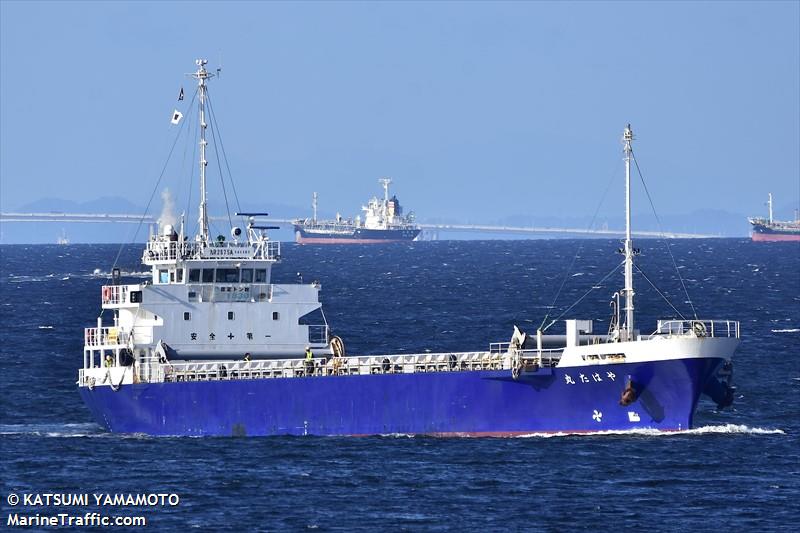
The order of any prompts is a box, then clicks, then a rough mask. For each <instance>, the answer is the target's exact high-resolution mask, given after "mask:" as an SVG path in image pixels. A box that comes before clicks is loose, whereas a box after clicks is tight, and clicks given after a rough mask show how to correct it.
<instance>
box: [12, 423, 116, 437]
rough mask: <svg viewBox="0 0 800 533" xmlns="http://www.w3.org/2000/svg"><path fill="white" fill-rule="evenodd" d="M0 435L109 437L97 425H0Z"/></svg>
mask: <svg viewBox="0 0 800 533" xmlns="http://www.w3.org/2000/svg"><path fill="white" fill-rule="evenodd" d="M0 435H30V436H33V437H67V438H69V437H98V436H105V435H110V434H109V433H107V432H105V431H103V429H102V428H101V427H100V426H98V425H97V424H93V423H82V424H0Z"/></svg>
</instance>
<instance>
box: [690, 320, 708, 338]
mask: <svg viewBox="0 0 800 533" xmlns="http://www.w3.org/2000/svg"><path fill="white" fill-rule="evenodd" d="M692 331H694V334H695V335H697V336H698V337H705V336H706V335H707V331H706V325H705V324H703V323H702V322H692Z"/></svg>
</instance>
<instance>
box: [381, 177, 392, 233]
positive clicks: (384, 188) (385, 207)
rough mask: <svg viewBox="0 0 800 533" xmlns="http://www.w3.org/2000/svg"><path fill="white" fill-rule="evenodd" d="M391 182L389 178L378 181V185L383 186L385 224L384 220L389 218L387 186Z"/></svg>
mask: <svg viewBox="0 0 800 533" xmlns="http://www.w3.org/2000/svg"><path fill="white" fill-rule="evenodd" d="M391 182H392V179H391V178H381V179H379V180H378V183H382V184H383V213H382V215H383V221H384V223H386V219H387V217H388V216H389V184H390V183H391Z"/></svg>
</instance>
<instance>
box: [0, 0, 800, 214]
mask: <svg viewBox="0 0 800 533" xmlns="http://www.w3.org/2000/svg"><path fill="white" fill-rule="evenodd" d="M798 6H800V3H798V2H730V3H726V2H705V3H691V2H674V3H654V2H647V3H634V2H576V3H564V2H562V3H546V2H530V3H523V2H511V3H496V2H493V3H480V2H467V3H460V2H441V3H424V2H380V3H377V2H376V3H369V2H352V3H335V2H324V3H312V2H305V3H259V2H242V3H235V2H226V3H224V4H223V3H216V2H153V3H146V2H132V3H124V2H107V3H103V2H86V3H81V2H63V1H62V2H53V3H48V2H8V1H3V2H2V3H1V4H0V10H1V13H0V15H2V16H1V17H0V148H1V149H2V152H1V153H0V178H1V180H0V208H1V209H2V210H4V211H8V210H12V209H15V208H17V207H18V206H22V205H24V204H26V203H29V202H32V201H35V200H38V199H40V198H42V197H57V198H63V199H66V200H72V201H83V200H91V199H95V198H98V197H101V196H121V197H125V198H127V199H128V200H130V201H131V202H132V203H134V204H136V205H145V204H146V202H147V199H148V197H149V195H150V193H151V191H152V189H153V184H154V183H155V180H156V179H157V177H158V174H159V171H160V169H161V166H162V165H163V164H164V161H165V159H166V154H167V152H168V150H169V146H170V143H171V140H172V138H173V135H174V133H175V131H174V129H171V127H170V125H169V116H170V114H171V112H172V110H173V108H174V107H175V106H176V105H177V104H178V102H176V96H177V93H178V90H179V89H180V87H181V86H183V87H184V88H185V89H186V91H187V94H191V92H192V91H193V88H192V84H191V81H190V80H187V79H186V78H185V77H184V73H186V72H190V71H192V70H194V59H195V58H196V57H207V58H208V59H209V60H210V65H209V66H211V67H212V68H216V66H217V64H218V63H219V58H220V57H221V58H222V66H223V73H222V77H221V79H220V80H214V81H212V87H211V91H212V92H211V95H212V101H213V103H214V106H215V110H216V114H217V118H218V119H219V121H220V128H221V132H222V135H223V139H224V143H225V149H226V150H227V155H228V158H229V161H230V163H231V169H232V171H233V175H234V178H235V181H236V186H237V189H238V191H239V193H240V195H241V196H245V197H247V198H248V201H249V202H251V203H261V202H262V201H263V203H265V204H268V203H281V204H286V205H293V206H302V207H305V206H307V205H308V204H309V203H310V196H311V192H312V191H318V192H319V194H320V203H321V209H324V210H327V211H329V212H334V211H337V210H338V211H341V212H342V214H346V215H352V214H355V213H356V212H357V210H358V208H359V206H360V205H361V204H362V203H363V202H365V201H366V200H367V198H368V197H369V196H371V195H373V194H376V193H379V192H380V189H379V186H378V184H377V179H378V178H379V177H381V176H391V177H393V178H394V179H395V185H394V190H395V191H396V192H397V194H398V196H399V197H400V199H401V201H402V202H403V204H404V205H406V206H407V207H409V208H412V209H413V210H414V211H416V212H417V213H418V215H419V217H420V218H421V219H427V220H430V219H433V218H436V217H449V218H454V219H459V220H462V221H476V222H479V221H487V220H493V219H496V218H498V217H500V216H503V215H526V214H527V215H531V214H534V215H535V214H540V213H541V214H542V215H564V216H566V215H569V214H576V215H586V214H591V213H592V212H594V210H595V208H596V207H597V204H598V198H599V197H600V196H601V195H602V194H603V192H604V191H605V190H606V188H607V185H608V183H609V180H610V179H611V178H612V176H619V179H620V181H619V182H618V186H615V187H614V188H612V189H611V193H610V194H611V196H610V197H609V199H608V200H606V201H605V202H604V204H603V208H602V209H603V211H607V212H616V211H617V210H619V209H621V208H622V206H623V188H622V181H621V179H622V178H621V176H622V175H621V170H622V164H621V152H620V150H621V146H620V143H619V137H620V135H621V132H622V128H623V127H624V125H625V124H626V123H627V122H630V123H631V124H632V125H633V129H634V132H635V134H636V136H637V141H636V143H635V145H634V149H635V150H636V153H637V157H638V160H639V162H640V164H641V165H642V168H643V171H644V173H645V177H646V179H647V181H648V187H649V189H650V192H651V194H652V195H653V197H654V200H655V202H656V206H657V208H658V209H659V211H660V212H661V213H667V214H669V213H688V212H691V211H693V210H697V209H703V208H711V209H722V210H727V211H732V212H738V213H745V214H755V213H763V212H765V208H764V207H763V204H764V201H765V200H766V195H767V192H772V193H773V194H774V195H775V197H776V204H778V205H781V204H796V203H798V202H800V149H799V148H798V147H799V146H800V108H799V106H800V102H799V100H800V96H798V95H800V8H799V7H798ZM181 157H183V156H182V154H181ZM178 159H180V157H179V158H178ZM178 167H179V165H178ZM209 167H210V168H212V170H213V168H215V164H214V163H212V164H210V165H209ZM179 170H180V168H176V169H175V170H174V171H173V170H170V171H169V172H168V176H166V178H165V184H166V185H169V186H170V188H171V189H172V190H173V191H174V192H175V194H176V195H177V196H178V200H177V202H178V205H182V204H181V202H182V201H183V200H184V199H185V198H186V196H185V195H186V190H185V186H183V185H181V184H182V183H183V181H182V180H181V179H180V177H181V176H179V175H178V174H180V172H179ZM210 179H212V180H218V178H210ZM215 183H216V181H212V185H213V184H215ZM212 192H213V188H212ZM193 194H194V197H195V198H196V195H197V192H196V191H195V192H194V193H193ZM639 202H640V204H638V205H639V208H640V209H641V210H648V209H649V207H646V205H645V203H644V202H646V200H645V199H644V198H643V197H641V196H640V197H639Z"/></svg>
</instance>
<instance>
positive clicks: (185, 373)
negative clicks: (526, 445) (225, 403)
mask: <svg viewBox="0 0 800 533" xmlns="http://www.w3.org/2000/svg"><path fill="white" fill-rule="evenodd" d="M508 368H510V362H509V358H508V357H501V356H500V354H492V353H489V352H458V353H456V352H454V353H435V354H409V355H371V356H360V357H355V356H353V357H328V358H315V359H313V360H310V361H308V360H305V359H282V360H257V361H203V362H176V363H167V364H161V365H159V369H158V371H157V372H156V373H155V374H154V376H153V377H154V380H156V381H169V382H176V381H209V380H231V379H262V378H294V377H309V376H349V375H369V374H413V373H420V372H456V371H469V370H503V369H508Z"/></svg>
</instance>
